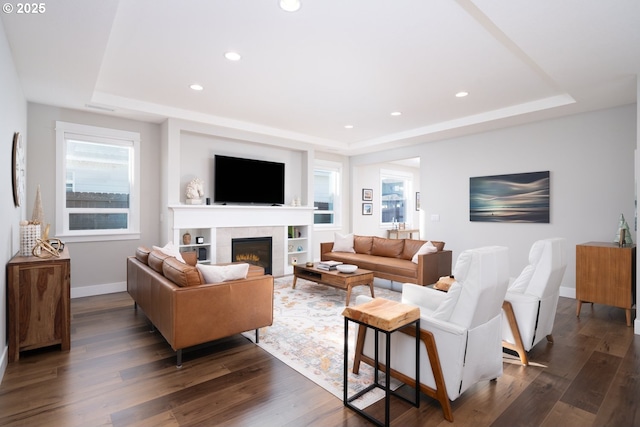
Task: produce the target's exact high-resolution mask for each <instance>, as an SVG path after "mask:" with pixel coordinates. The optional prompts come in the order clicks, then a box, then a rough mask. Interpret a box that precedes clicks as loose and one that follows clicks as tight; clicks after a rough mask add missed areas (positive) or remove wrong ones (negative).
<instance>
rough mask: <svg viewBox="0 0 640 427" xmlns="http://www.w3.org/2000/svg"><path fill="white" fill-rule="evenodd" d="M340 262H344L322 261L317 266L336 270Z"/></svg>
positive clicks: (322, 268)
mask: <svg viewBox="0 0 640 427" xmlns="http://www.w3.org/2000/svg"><path fill="white" fill-rule="evenodd" d="M340 264H342V262H340V261H320V262H319V263H318V267H317V268H319V269H321V270H335V269H336V267H337V266H338V265H340Z"/></svg>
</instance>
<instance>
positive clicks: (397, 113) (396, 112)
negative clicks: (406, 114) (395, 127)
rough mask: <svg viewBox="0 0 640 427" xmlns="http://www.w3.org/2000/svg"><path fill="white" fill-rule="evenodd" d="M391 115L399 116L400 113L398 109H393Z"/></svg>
mask: <svg viewBox="0 0 640 427" xmlns="http://www.w3.org/2000/svg"><path fill="white" fill-rule="evenodd" d="M391 115H392V116H401V115H402V113H401V112H400V111H394V112H393V113H391Z"/></svg>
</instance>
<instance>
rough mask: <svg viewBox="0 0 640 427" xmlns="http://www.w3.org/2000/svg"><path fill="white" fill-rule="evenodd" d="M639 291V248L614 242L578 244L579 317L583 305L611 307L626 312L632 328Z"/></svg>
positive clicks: (577, 296)
mask: <svg viewBox="0 0 640 427" xmlns="http://www.w3.org/2000/svg"><path fill="white" fill-rule="evenodd" d="M635 292H636V246H635V245H627V246H622V247H620V246H618V244H617V243H610V242H588V243H583V244H580V245H576V300H577V307H576V316H578V317H579V316H580V309H581V308H582V303H583V302H591V303H597V304H605V305H611V306H614V307H620V308H623V309H624V310H625V314H626V321H627V326H631V308H632V307H633V304H634V303H635V299H636V298H635Z"/></svg>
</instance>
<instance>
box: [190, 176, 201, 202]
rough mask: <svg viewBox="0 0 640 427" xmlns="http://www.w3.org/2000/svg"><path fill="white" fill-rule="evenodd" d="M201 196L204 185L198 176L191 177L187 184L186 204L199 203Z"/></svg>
mask: <svg viewBox="0 0 640 427" xmlns="http://www.w3.org/2000/svg"><path fill="white" fill-rule="evenodd" d="M202 196H204V186H203V182H202V180H201V179H200V178H193V179H192V180H191V182H189V184H187V192H186V197H187V200H186V202H187V204H188V205H201V204H202Z"/></svg>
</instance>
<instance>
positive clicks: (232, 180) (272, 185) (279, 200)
mask: <svg viewBox="0 0 640 427" xmlns="http://www.w3.org/2000/svg"><path fill="white" fill-rule="evenodd" d="M213 200H214V202H215V203H238V204H240V203H241V204H252V203H253V204H271V205H274V204H278V205H282V204H284V163H278V162H268V161H265V160H254V159H245V158H239V157H229V156H220V155H217V154H216V156H215V158H214V164H213Z"/></svg>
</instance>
